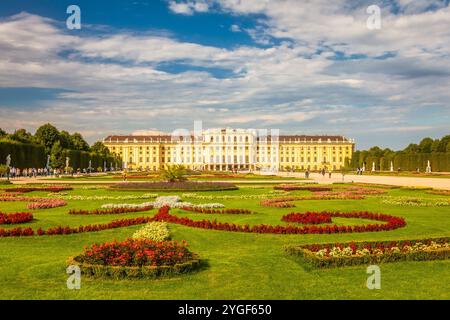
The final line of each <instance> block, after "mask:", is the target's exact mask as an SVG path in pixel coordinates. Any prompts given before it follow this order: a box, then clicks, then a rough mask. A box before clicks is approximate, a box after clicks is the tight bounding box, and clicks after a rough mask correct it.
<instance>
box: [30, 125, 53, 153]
mask: <svg viewBox="0 0 450 320" xmlns="http://www.w3.org/2000/svg"><path fill="white" fill-rule="evenodd" d="M34 136H35V138H36V140H37V141H38V142H39V143H41V144H43V145H44V146H45V150H46V152H47V153H49V152H51V150H52V147H53V145H54V144H55V143H56V142H57V141H58V142H59V131H58V129H56V128H55V127H54V126H52V125H51V124H50V123H47V124H44V125H43V126H40V127H39V128H38V129H37V130H36V133H35V134H34Z"/></svg>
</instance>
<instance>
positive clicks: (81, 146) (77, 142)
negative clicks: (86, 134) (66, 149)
mask: <svg viewBox="0 0 450 320" xmlns="http://www.w3.org/2000/svg"><path fill="white" fill-rule="evenodd" d="M70 138H71V139H70V140H71V141H72V146H73V149H74V150H80V151H89V144H88V143H87V142H86V141H85V140H84V138H83V136H82V135H81V134H80V133H78V132H75V133H74V134H72V135H71V137H70Z"/></svg>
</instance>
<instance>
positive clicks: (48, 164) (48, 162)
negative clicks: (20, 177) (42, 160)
mask: <svg viewBox="0 0 450 320" xmlns="http://www.w3.org/2000/svg"><path fill="white" fill-rule="evenodd" d="M45 168H46V169H47V170H49V169H50V155H48V156H47V163H46V165H45Z"/></svg>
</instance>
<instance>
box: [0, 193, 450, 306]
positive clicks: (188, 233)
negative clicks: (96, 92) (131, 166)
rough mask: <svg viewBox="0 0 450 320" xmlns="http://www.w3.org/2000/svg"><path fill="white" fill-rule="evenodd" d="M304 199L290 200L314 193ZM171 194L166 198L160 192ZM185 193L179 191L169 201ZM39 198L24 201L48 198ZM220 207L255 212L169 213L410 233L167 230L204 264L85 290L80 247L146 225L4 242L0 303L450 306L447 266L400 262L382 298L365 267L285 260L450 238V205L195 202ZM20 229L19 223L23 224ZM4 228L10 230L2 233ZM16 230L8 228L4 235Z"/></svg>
mask: <svg viewBox="0 0 450 320" xmlns="http://www.w3.org/2000/svg"><path fill="white" fill-rule="evenodd" d="M74 188H75V190H73V191H69V192H68V193H69V194H70V195H86V196H92V195H112V196H118V195H130V194H142V193H145V192H125V191H123V192H122V191H121V192H119V191H108V190H107V189H105V188H104V187H102V186H99V188H98V189H95V190H88V189H85V188H84V187H83V186H74ZM271 190H273V189H272V187H271V186H268V185H258V186H248V185H247V186H244V185H243V186H241V188H240V190H237V191H226V192H204V193H203V194H205V195H208V196H211V195H218V196H220V195H225V194H230V195H240V194H249V195H251V194H267V193H269V192H270V191H271ZM308 193H309V192H307V191H297V192H294V193H292V194H293V195H301V194H304V195H306V194H308ZM160 194H161V195H164V193H160ZM166 194H171V195H173V194H181V193H166ZM46 195H47V193H46V192H33V193H30V194H27V196H46ZM388 195H392V196H418V197H429V198H442V197H443V196H439V195H431V194H427V193H425V192H424V191H420V190H404V189H392V190H388ZM185 200H186V201H190V202H195V203H207V202H220V203H223V204H225V205H226V207H227V208H249V209H251V210H253V211H255V212H257V214H254V215H207V216H205V215H201V214H194V213H186V212H182V211H180V210H176V209H173V210H172V213H174V214H177V215H182V216H189V217H191V218H192V219H203V218H206V219H217V220H218V221H228V222H236V223H249V224H258V223H267V224H284V223H283V222H281V221H280V218H281V216H282V215H283V214H286V213H289V212H293V211H295V212H303V211H308V210H310V211H320V210H343V211H344V210H345V211H351V210H358V211H362V210H369V211H374V212H382V213H387V214H392V215H396V216H402V217H404V218H405V219H406V221H407V226H406V227H405V228H401V229H397V230H393V231H388V232H373V233H355V234H340V235H271V234H264V235H260V234H247V233H238V232H224V231H213V230H203V229H195V228H189V227H184V226H180V225H173V224H171V225H170V230H171V233H172V237H173V238H174V239H177V240H182V239H185V240H187V241H188V243H189V244H190V248H191V250H192V251H193V252H196V253H198V254H199V255H200V257H201V258H202V259H203V260H205V262H206V264H207V266H206V267H205V268H203V269H202V270H199V271H197V272H195V273H191V274H188V275H183V276H178V277H175V278H169V279H159V280H132V281H131V280H119V281H118V280H105V279H101V280H100V279H93V278H88V277H83V278H82V283H81V289H80V290H69V289H67V287H66V280H67V277H68V276H67V275H66V273H65V268H66V264H65V261H66V259H67V258H68V257H69V256H73V255H77V254H78V253H80V252H81V251H82V250H83V247H84V246H86V245H89V244H92V243H101V242H105V241H110V240H113V239H118V240H121V239H125V238H127V237H130V236H131V235H132V234H133V232H134V231H135V230H137V229H139V228H141V227H142V226H133V227H127V228H120V229H113V230H105V231H102V232H92V233H83V234H76V235H62V236H42V237H38V236H36V237H23V238H0V285H1V289H0V299H449V298H450V281H449V280H448V279H450V260H445V261H428V262H399V263H390V264H383V265H381V279H382V285H381V290H368V289H367V288H366V280H367V277H368V275H367V274H366V267H367V266H358V267H345V268H336V269H321V270H320V269H311V268H309V267H308V266H306V265H303V264H302V262H300V261H298V260H296V259H295V258H293V257H291V256H288V255H287V254H286V253H285V252H284V250H283V246H284V245H290V244H307V243H316V242H334V241H351V240H394V239H408V238H410V239H418V238H426V237H441V236H450V207H448V206H447V207H401V206H395V205H387V204H382V203H381V202H380V199H378V198H377V197H367V199H365V200H326V201H318V200H316V201H298V202H296V206H297V207H296V208H286V209H280V208H268V207H262V206H260V205H259V201H260V200H221V199H218V200H194V199H185ZM144 201H151V200H128V201H123V200H122V201H117V200H114V201H113V200H102V201H72V200H69V201H68V205H67V206H65V207H60V208H55V209H46V210H37V211H34V212H33V214H34V216H35V219H36V221H33V222H31V223H27V224H24V225H20V226H21V227H24V226H30V227H33V229H37V228H39V227H42V228H44V229H45V228H48V227H51V226H57V225H70V226H79V225H85V224H93V223H104V222H108V221H111V220H115V219H120V218H125V217H138V216H144V215H152V214H154V213H155V210H153V211H150V212H148V213H142V212H141V213H133V214H123V215H107V216H71V215H68V214H67V212H68V210H69V209H71V208H76V209H95V208H99V207H100V206H101V205H102V204H105V203H124V202H126V203H141V202H144ZM0 209H1V210H0V211H2V212H17V211H29V210H27V209H26V203H19V202H0ZM334 221H335V222H336V223H337V224H359V223H363V222H367V221H364V220H359V219H344V218H341V219H334ZM16 226H17V225H16ZM2 227H5V226H2ZM5 228H10V227H5Z"/></svg>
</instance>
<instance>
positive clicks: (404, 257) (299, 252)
mask: <svg viewBox="0 0 450 320" xmlns="http://www.w3.org/2000/svg"><path fill="white" fill-rule="evenodd" d="M405 241H410V242H411V243H416V242H426V241H434V242H437V243H442V242H448V241H449V238H435V239H419V240H402V241H400V242H405ZM390 243H392V241H373V242H369V241H360V242H348V243H342V244H341V245H343V246H350V245H357V246H359V247H363V246H366V245H372V246H377V245H389V244H390ZM313 246H318V247H321V248H325V247H326V246H330V247H331V246H335V244H334V243H327V244H318V245H303V246H286V247H285V250H286V252H287V253H289V254H291V255H294V256H298V257H300V258H301V260H303V261H304V262H306V263H307V264H309V265H311V266H313V267H315V268H330V267H346V266H354V265H361V264H374V263H375V264H378V263H389V262H398V261H427V260H445V259H450V250H449V249H445V248H442V249H436V250H426V251H414V252H407V253H405V252H390V253H383V254H370V255H364V256H344V257H319V256H317V255H316V254H315V251H312V250H310V249H311V247H313Z"/></svg>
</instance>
